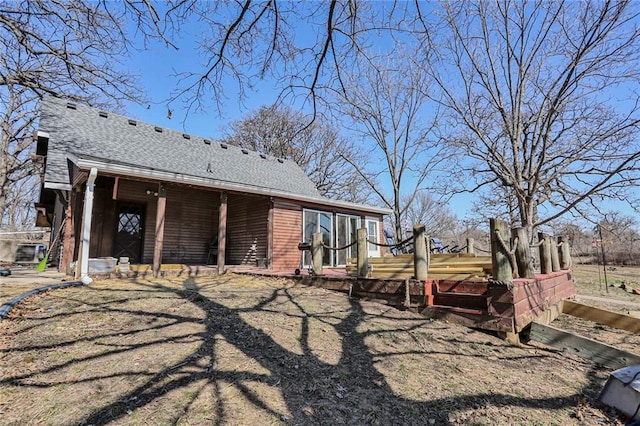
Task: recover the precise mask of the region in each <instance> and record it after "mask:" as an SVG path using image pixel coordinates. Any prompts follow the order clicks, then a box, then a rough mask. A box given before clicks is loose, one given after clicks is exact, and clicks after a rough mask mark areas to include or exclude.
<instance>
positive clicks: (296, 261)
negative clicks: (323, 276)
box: [272, 202, 302, 271]
mask: <svg viewBox="0 0 640 426" xmlns="http://www.w3.org/2000/svg"><path fill="white" fill-rule="evenodd" d="M301 241H302V207H300V205H298V204H292V203H283V202H277V203H275V204H274V207H273V265H272V268H273V269H274V270H287V269H288V270H291V271H293V270H295V269H296V268H299V267H300V258H301V253H300V250H298V243H300V242H301Z"/></svg>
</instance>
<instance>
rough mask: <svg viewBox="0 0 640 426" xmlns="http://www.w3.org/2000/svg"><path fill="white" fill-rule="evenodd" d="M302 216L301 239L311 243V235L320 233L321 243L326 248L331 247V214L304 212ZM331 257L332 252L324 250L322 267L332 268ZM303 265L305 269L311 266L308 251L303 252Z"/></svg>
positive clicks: (312, 211)
mask: <svg viewBox="0 0 640 426" xmlns="http://www.w3.org/2000/svg"><path fill="white" fill-rule="evenodd" d="M303 215H304V219H303V223H304V228H303V234H302V239H303V240H304V241H307V242H311V241H312V240H313V234H314V233H316V232H320V233H321V234H322V242H323V243H325V244H326V245H328V246H333V220H332V216H333V215H332V214H331V213H327V212H320V211H314V210H304V212H303ZM331 257H332V251H331V250H324V255H323V256H322V264H323V265H324V266H332V261H331ZM303 264H304V266H305V267H308V266H309V265H311V253H309V251H305V252H304V259H303Z"/></svg>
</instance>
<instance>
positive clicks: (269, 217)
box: [267, 198, 273, 269]
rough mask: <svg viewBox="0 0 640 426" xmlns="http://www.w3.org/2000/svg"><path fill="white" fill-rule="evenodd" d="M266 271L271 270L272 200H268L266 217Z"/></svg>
mask: <svg viewBox="0 0 640 426" xmlns="http://www.w3.org/2000/svg"><path fill="white" fill-rule="evenodd" d="M267 269H273V198H270V199H269V213H268V215H267Z"/></svg>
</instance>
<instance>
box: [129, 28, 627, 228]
mask: <svg viewBox="0 0 640 426" xmlns="http://www.w3.org/2000/svg"><path fill="white" fill-rule="evenodd" d="M202 31H203V28H202V26H201V24H198V23H190V25H185V26H183V28H182V30H181V39H178V40H174V41H175V42H176V44H177V46H178V49H175V48H172V47H167V46H165V45H164V44H163V43H160V42H153V41H152V42H150V43H149V45H148V47H149V48H148V49H147V50H144V51H141V52H139V53H136V54H135V55H134V56H133V58H132V59H131V61H130V62H128V63H126V64H125V66H126V68H128V69H129V70H130V71H132V72H134V73H136V74H138V75H139V76H140V82H141V84H142V86H143V87H144V89H145V90H146V92H147V95H148V97H149V98H150V103H148V104H144V105H136V104H132V103H130V104H128V105H127V111H126V112H127V114H128V115H130V116H132V117H135V118H137V119H139V120H143V121H147V122H150V123H153V124H156V125H160V126H163V127H166V128H172V129H176V130H180V131H185V132H187V133H191V134H194V135H199V136H203V137H208V138H213V139H215V138H220V137H222V136H223V133H222V132H223V129H224V128H225V126H227V125H228V124H229V123H230V122H231V121H233V120H237V119H240V118H242V117H243V116H244V115H246V114H247V113H248V112H250V111H252V110H255V109H257V108H259V107H260V106H262V105H269V104H272V103H273V102H274V101H275V100H276V98H277V95H278V93H279V91H278V90H277V89H276V88H275V87H274V85H275V83H274V82H272V81H263V82H259V83H258V84H256V86H255V87H256V88H255V89H254V90H253V91H251V89H247V90H248V92H247V97H246V100H245V101H244V102H243V103H241V102H240V100H239V99H238V95H237V89H236V86H235V84H234V83H233V82H232V81H230V82H229V84H228V87H226V92H227V98H226V99H225V100H224V104H223V108H222V112H221V114H220V113H218V111H217V110H216V109H215V108H214V107H213V106H212V107H211V108H208V109H205V110H194V109H192V110H190V111H189V113H188V115H187V109H186V107H185V106H184V104H183V103H182V101H180V100H178V101H175V102H173V103H172V104H171V105H170V108H171V110H172V115H171V118H170V119H169V118H168V116H167V112H168V111H167V109H168V105H167V99H168V98H169V96H170V95H171V94H172V93H174V91H175V90H176V88H177V87H178V86H179V77H178V76H176V74H180V73H182V72H188V71H194V72H197V71H199V70H201V69H202V67H203V62H204V60H203V58H201V57H200V55H199V53H198V51H197V48H198V44H197V40H201V39H202V34H203V33H202ZM211 105H213V103H211ZM473 198H474V196H473V195H471V194H463V195H458V196H455V197H453V198H452V199H451V201H450V204H449V205H450V207H451V208H452V210H453V211H454V212H455V213H456V214H457V216H458V217H459V218H460V219H461V220H462V219H464V218H465V216H466V214H467V212H468V211H470V210H471V209H472V207H473V206H472V200H473ZM610 206H611V207H610V209H611V210H620V211H622V212H623V213H624V214H628V215H633V212H632V211H631V210H630V209H629V208H627V207H626V206H624V205H623V204H614V203H612V204H610ZM636 217H637V215H636ZM567 219H569V218H568V217H567Z"/></svg>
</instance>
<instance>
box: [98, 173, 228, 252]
mask: <svg viewBox="0 0 640 426" xmlns="http://www.w3.org/2000/svg"><path fill="white" fill-rule="evenodd" d="M99 179H100V180H99V181H98V180H97V181H96V190H95V198H94V211H93V218H92V225H91V226H92V228H91V230H92V236H91V250H90V252H89V256H90V257H107V256H112V255H113V247H114V238H115V231H116V226H117V220H118V218H117V217H116V216H117V210H116V207H117V203H132V204H140V205H142V206H144V222H143V233H142V260H141V262H142V263H149V264H150V263H151V262H153V248H154V238H155V221H156V208H157V200H158V199H157V197H155V196H154V195H153V193H152V194H147V190H150V191H152V192H153V191H157V189H158V183H157V182H143V181H133V180H126V179H122V178H121V179H120V181H119V183H118V190H117V200H113V199H112V198H113V184H114V179H113V178H110V177H104V176H102V177H99ZM218 201H219V194H218V192H214V191H207V190H201V189H196V188H190V187H184V186H179V185H167V212H166V223H165V236H164V247H163V252H162V262H163V263H205V262H206V261H207V256H208V250H209V243H210V242H211V241H212V240H213V238H214V236H215V235H216V233H217V229H218Z"/></svg>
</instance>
